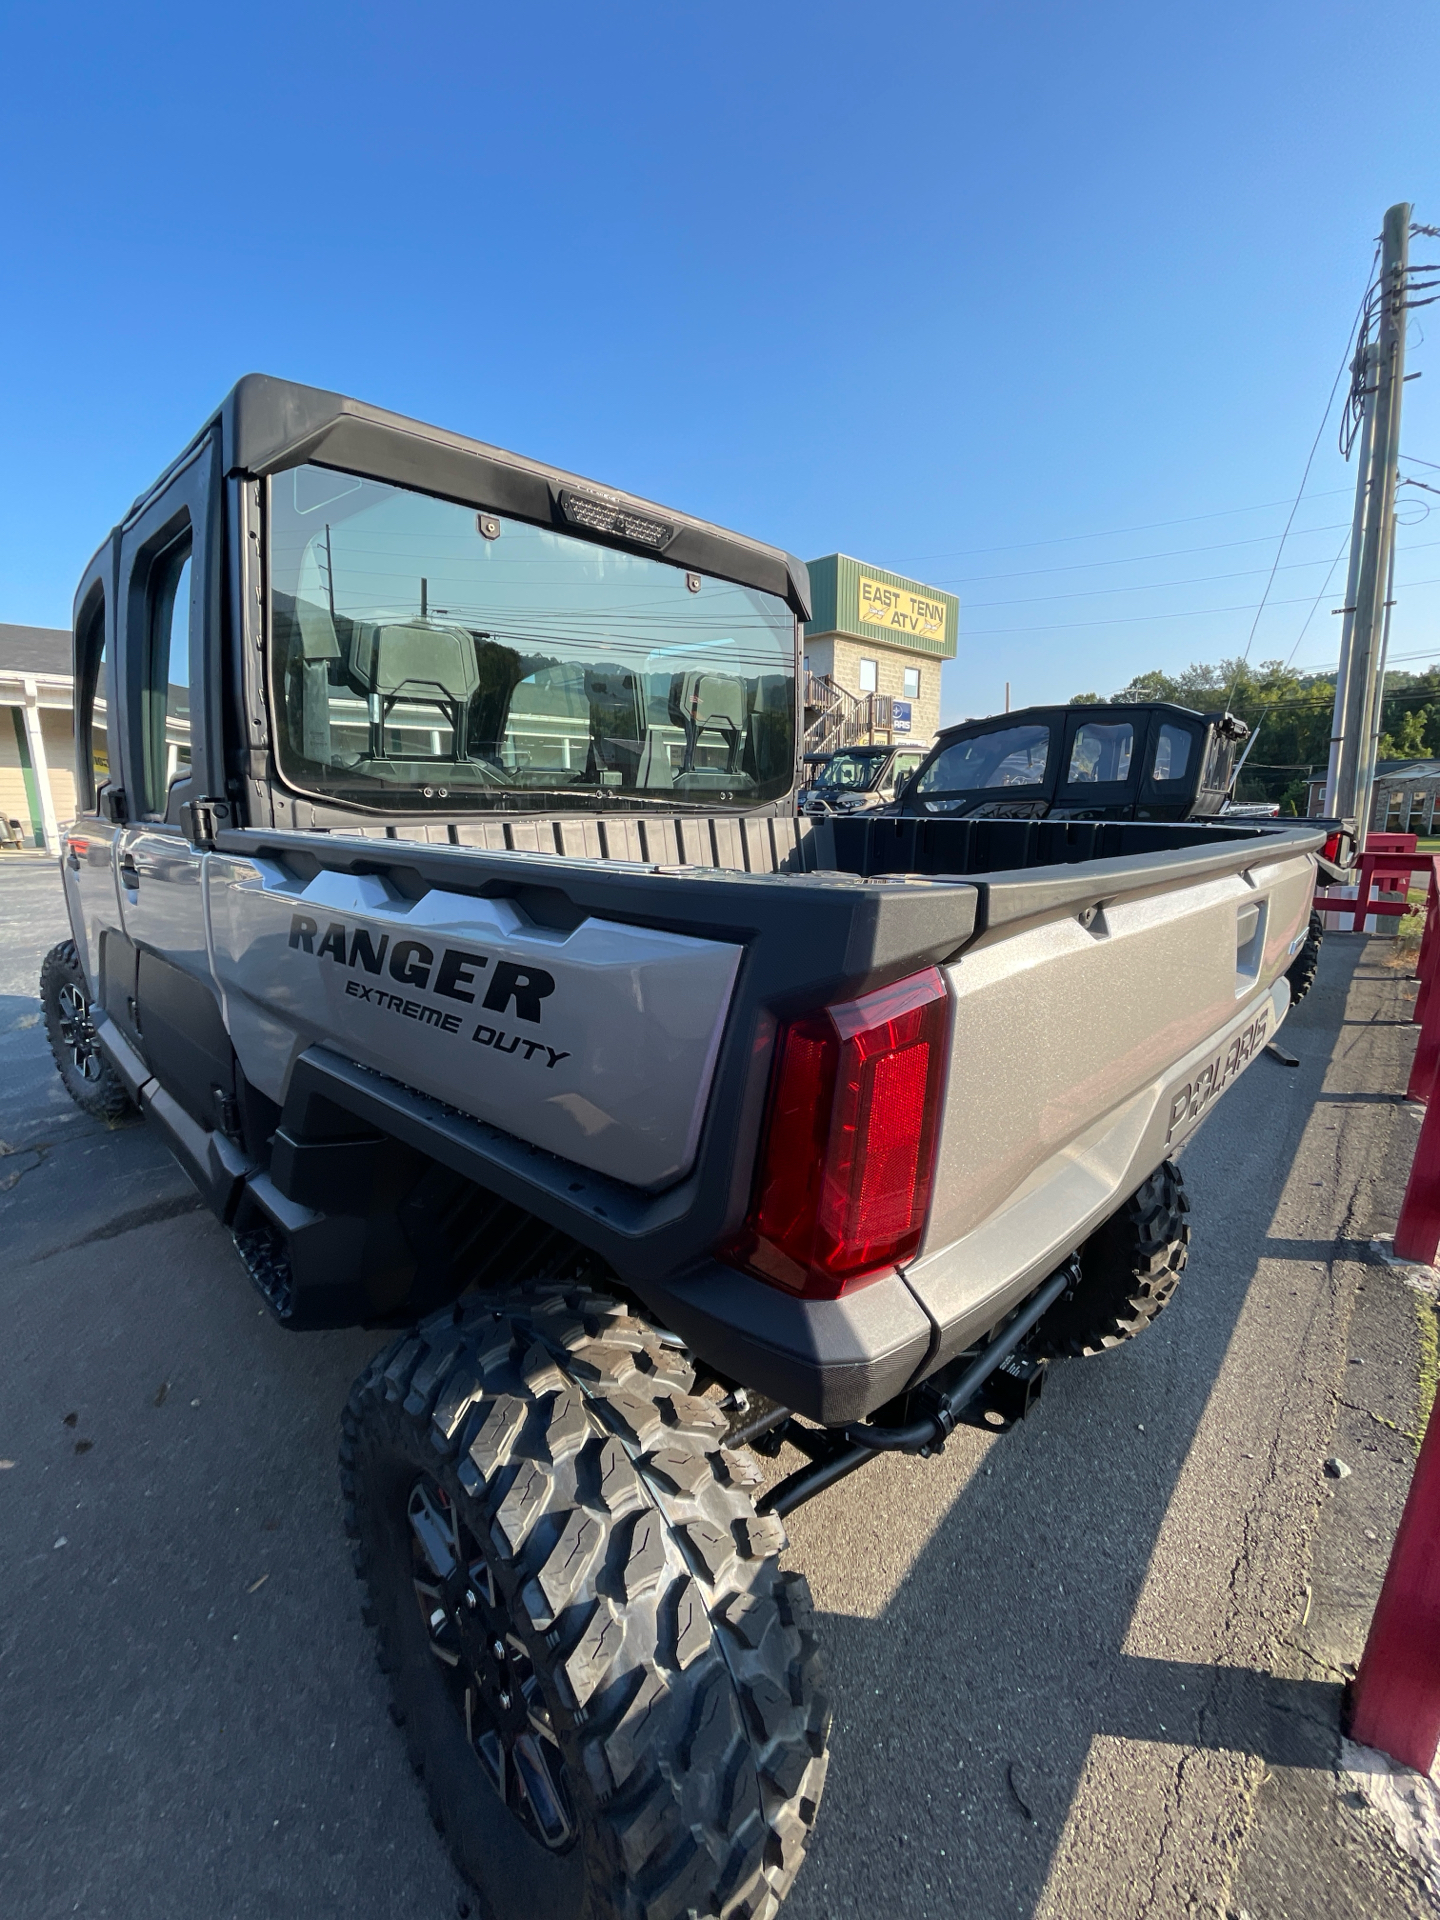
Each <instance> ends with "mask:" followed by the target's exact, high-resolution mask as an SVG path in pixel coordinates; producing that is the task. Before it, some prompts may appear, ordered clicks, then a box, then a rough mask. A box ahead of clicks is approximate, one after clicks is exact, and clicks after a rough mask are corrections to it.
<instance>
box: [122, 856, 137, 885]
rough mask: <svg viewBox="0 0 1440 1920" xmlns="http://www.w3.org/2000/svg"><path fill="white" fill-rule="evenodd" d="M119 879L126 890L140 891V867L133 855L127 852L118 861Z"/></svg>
mask: <svg viewBox="0 0 1440 1920" xmlns="http://www.w3.org/2000/svg"><path fill="white" fill-rule="evenodd" d="M120 879H121V882H122V884H123V885H124V887H125V888H126V890H127V891H128V892H130V893H138V892H139V891H140V869H139V868H138V867H137V866H136V864H135V861H134V858H133V856H132V855H130V854H128V853H127V854H126V855H125V858H124V859H123V860H122V861H121V862H120Z"/></svg>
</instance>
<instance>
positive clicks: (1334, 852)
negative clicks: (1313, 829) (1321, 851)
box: [1324, 832, 1340, 867]
mask: <svg viewBox="0 0 1440 1920" xmlns="http://www.w3.org/2000/svg"><path fill="white" fill-rule="evenodd" d="M1324 857H1325V858H1326V859H1327V860H1328V861H1329V862H1330V864H1331V866H1332V867H1338V866H1339V864H1340V835H1339V833H1338V832H1336V833H1332V834H1331V836H1330V838H1329V839H1328V840H1327V841H1326V842H1325V855H1324Z"/></svg>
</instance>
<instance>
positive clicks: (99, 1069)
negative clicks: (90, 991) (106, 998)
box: [55, 980, 105, 1086]
mask: <svg viewBox="0 0 1440 1920" xmlns="http://www.w3.org/2000/svg"><path fill="white" fill-rule="evenodd" d="M55 1004H56V1009H57V1019H56V1023H55V1024H56V1028H57V1031H58V1032H59V1035H60V1044H61V1046H62V1047H63V1048H64V1049H65V1051H66V1052H67V1053H68V1054H69V1055H70V1063H71V1065H72V1066H73V1067H74V1069H75V1071H76V1073H78V1074H79V1076H80V1078H81V1079H82V1080H86V1081H88V1082H89V1083H90V1085H91V1086H95V1085H97V1084H98V1082H99V1079H100V1075H101V1074H102V1073H103V1072H104V1070H105V1063H104V1061H103V1060H101V1058H100V1048H99V1045H98V1043H97V1041H96V1039H95V1028H94V1027H93V1025H92V1024H91V1021H90V1003H89V1002H88V1001H87V1000H86V998H85V995H84V994H83V992H82V991H81V990H80V988H79V987H78V986H77V985H76V984H75V983H74V982H73V981H71V980H67V981H66V982H65V985H64V986H63V987H61V989H60V991H59V993H58V994H57V995H56V996H55Z"/></svg>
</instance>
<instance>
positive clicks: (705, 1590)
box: [42, 376, 1325, 1920]
mask: <svg viewBox="0 0 1440 1920" xmlns="http://www.w3.org/2000/svg"><path fill="white" fill-rule="evenodd" d="M807 594H808V583H807V579H806V575H805V570H804V568H803V566H802V565H800V564H799V563H798V562H796V561H795V560H793V559H791V558H790V557H789V556H787V555H786V554H784V553H782V552H780V551H778V550H776V549H775V548H772V547H768V546H765V545H762V544H761V543H759V542H756V541H752V540H748V539H743V538H741V537H739V536H737V535H734V534H731V533H728V532H725V531H723V530H722V529H719V528H717V527H713V526H710V525H707V524H705V523H703V522H700V521H697V520H695V519H692V518H690V517H689V516H687V515H685V514H681V513H678V512H675V511H672V510H671V509H669V508H663V507H659V506H656V505H654V504H652V503H650V502H648V501H645V500H641V499H637V498H635V497H634V496H632V495H629V494H626V493H622V492H617V491H615V490H613V489H610V488H606V487H600V486H596V485H594V484H593V483H591V482H589V481H585V480H582V479H579V478H577V477H575V476H573V475H570V474H567V473H562V472H558V471H555V470H553V469H551V468H548V467H544V466H542V465H540V464H538V463H536V462H533V461H529V460H525V459H521V458H519V457H517V456H514V455H511V454H507V453H503V452H500V451H498V450H496V449H495V448H492V447H489V446H485V445H482V444H479V443H477V442H473V441H470V440H466V439H463V438H461V437H459V436H457V435H454V434H450V433H445V432H442V431H439V430H437V429H434V428H430V427H426V426H422V425H419V424H417V423H415V422H413V421H409V420H405V419H401V418H399V417H397V416H395V415H391V414H387V413H384V412H381V411H379V410H377V409H375V408H372V407H368V406H363V405H361V404H359V403H357V402H355V401H352V400H349V399H345V398H343V397H341V396H339V395H337V394H332V393H327V392H320V391H317V390H314V389H310V388H305V387H298V386H293V385H290V384H287V383H284V382H281V381H277V380H272V379H267V378H263V377H260V376H251V377H249V378H247V379H245V380H243V381H241V382H240V383H239V385H238V386H237V387H236V388H235V389H234V390H233V391H232V393H231V394H230V395H229V396H228V398H227V399H226V400H225V402H224V403H223V405H222V406H221V408H220V409H219V411H218V412H217V413H216V414H215V416H214V417H213V418H212V419H211V420H209V421H207V422H206V424H205V426H204V427H203V428H202V429H201V431H200V433H199V434H198V435H197V436H196V438H195V439H194V440H193V441H192V442H191V444H190V445H189V446H188V447H187V448H186V449H185V450H184V452H183V453H182V454H181V455H180V457H179V458H178V459H177V460H176V461H175V462H174V463H173V464H172V465H171V466H170V467H169V468H168V469H167V470H166V471H165V473H164V474H162V475H161V477H160V478H159V480H157V481H156V483H155V485H154V486H153V487H152V488H151V489H150V490H149V491H148V492H147V493H146V494H145V495H144V496H142V498H141V499H139V500H138V501H136V503H135V505H134V506H133V507H132V508H131V509H130V511H129V513H128V514H127V515H126V516H125V518H124V519H123V520H122V522H121V523H120V525H119V526H118V527H117V528H116V529H115V530H114V532H113V533H112V534H111V535H110V536H109V537H108V538H107V540H106V541H105V542H104V544H103V545H102V546H101V548H100V550H99V552H98V553H97V554H96V555H95V558H94V559H93V560H92V561H91V563H90V565H89V566H88V568H87V569H86V571H85V574H84V576H83V578H82V580H81V582H80V586H79V590H78V593H77V596H76V602H75V680H76V689H77V696H76V698H77V705H76V742H77V779H78V782H79V792H80V795H81V807H82V811H81V816H80V818H79V820H78V821H77V823H76V825H75V827H74V828H73V829H72V831H71V832H70V834H69V837H68V841H67V845H66V849H65V852H64V856H63V859H62V863H61V865H62V875H63V881H64V886H65V893H66V899H67V903H68V906H69V913H70V921H71V926H72V929H73V936H74V937H73V939H72V940H71V941H69V942H66V943H65V944H64V945H63V946H61V947H59V948H57V949H56V950H55V951H54V952H53V953H52V954H51V955H50V956H49V957H48V959H47V961H46V964H45V969H44V975H43V979H42V995H43V1000H44V1006H45V1013H46V1022H47V1030H48V1032H49V1035H50V1040H51V1044H52V1047H53V1049H54V1051H55V1056H56V1060H57V1064H58V1066H59V1069H60V1072H61V1074H62V1076H63V1077H64V1080H65V1083H66V1085H67V1087H68V1088H69V1089H70V1091H71V1093H72V1094H73V1095H74V1097H75V1098H76V1099H77V1100H78V1101H80V1103H81V1104H82V1105H84V1106H85V1107H87V1108H88V1109H89V1110H91V1111H95V1112H99V1113H101V1114H104V1115H106V1116H109V1117H111V1118H117V1117H119V1116H121V1115H122V1114H124V1113H125V1112H126V1111H127V1110H128V1109H129V1108H130V1107H132V1106H133V1107H134V1108H137V1109H138V1110H139V1111H140V1112H141V1113H142V1114H144V1115H145V1117H146V1118H147V1119H148V1120H149V1121H150V1122H151V1123H152V1124H153V1125H155V1126H157V1127H158V1128H159V1129H160V1131H161V1132H162V1134H163V1135H164V1137H165V1139H166V1140H167V1141H168V1143H169V1145H170V1147H171V1149H172V1151H173V1152H174V1154H175V1156H176V1157H177V1159H178V1160H179V1161H180V1163H181V1165H182V1166H183V1167H184V1168H185V1169H186V1171H187V1173H188V1174H189V1176H190V1178H191V1179H192V1180H193V1181H194V1183H195V1185H196V1187H197V1188H198V1189H199V1191H200V1192H201V1193H202V1194H203V1196H204V1197H205V1199H206V1200H207V1202H208V1203H209V1205H210V1206H211V1207H212V1208H213V1209H214V1212H215V1214H216V1215H217V1217H218V1218H219V1219H220V1220H221V1221H223V1222H224V1223H225V1225H226V1226H227V1227H228V1228H229V1229H230V1231H231V1232H232V1234H233V1236H234V1243H235V1246H236V1249H237V1252H238V1254H239V1258H240V1260H241V1261H242V1262H243V1264H244V1267H245V1269H246V1270H247V1272H248V1274H249V1275H250V1278H251V1279H252V1280H253V1282H254V1284H255V1286H256V1287H257V1288H258V1289H259V1291H260V1294H261V1296H262V1297H263V1299H264V1300H265V1302H266V1304H267V1305H268V1306H269V1308H270V1310H271V1311H272V1312H273V1313H274V1314H275V1315H276V1316H277V1317H278V1319H279V1320H280V1321H281V1322H282V1323H283V1324H284V1325H286V1326H288V1327H291V1328H294V1329H296V1330H303V1329H306V1328H317V1327H337V1326H348V1325H365V1326H372V1327H376V1328H381V1329H385V1330H387V1332H386V1344H385V1346H384V1347H383V1349H382V1351H381V1352H380V1353H378V1355H377V1356H376V1358H375V1360H374V1362H373V1364H372V1365H371V1366H370V1367H368V1368H367V1369H366V1371H365V1372H364V1373H363V1374H362V1376H361V1377H360V1379H359V1380H358V1381H357V1383H356V1385H355V1388H354V1391H353V1394H352V1396H351V1399H350V1403H349V1407H348V1409H347V1411H346V1414H345V1419H344V1428H343V1433H342V1437H341V1478H342V1486H343V1490H344V1498H345V1506H346V1525H347V1528H348V1529H349V1531H350V1534H351V1536H352V1538H353V1540H354V1543H355V1554H356V1565H357V1571H358V1572H359V1574H360V1577H361V1579H362V1581H363V1583H364V1587H365V1599H364V1609H365V1615H366V1618H367V1620H368V1621H369V1622H370V1623H371V1625H372V1626H373V1627H374V1629H375V1632H376V1634H377V1637H378V1642H379V1646H380V1652H381V1658H382V1664H383V1665H384V1667H385V1669H386V1671H387V1672H388V1673H389V1675H390V1680H391V1685H392V1688H393V1691H394V1700H395V1715H396V1718H397V1720H398V1722H399V1723H400V1725H401V1726H402V1727H403V1730H404V1737H405V1739H406V1741H407V1744H408V1746H409V1750H410V1753H411V1757H412V1759H413V1760H414V1762H415V1764H416V1767H417V1770H418V1771H419V1772H420V1773H421V1776H422V1778H423V1782H424V1787H425V1791H426V1792H427V1794H428V1796H429V1799H430V1805H431V1810H432V1813H433V1815H434V1817H435V1819H436V1821H437V1822H438V1824H439V1825H440V1826H441V1827H442V1829H443V1831H444V1832H445V1834H446V1836H447V1838H448V1840H449V1843H450V1846H451V1848H452V1850H453V1852H454V1855H455V1858H456V1860H457V1862H458V1864H459V1866H460V1868H461V1870H462V1871H463V1872H464V1873H466V1874H467V1875H468V1876H469V1877H470V1879H471V1880H472V1881H473V1882H474V1883H475V1884H476V1885H477V1886H478V1887H479V1888H480V1889H481V1891H482V1893H483V1896H484V1899H485V1901H486V1902H487V1903H488V1907H489V1909H490V1910H491V1911H493V1912H494V1913H495V1914H496V1915H499V1916H502V1920H522V1917H523V1920H536V1917H537V1916H551V1915H554V1916H577V1917H578V1916H580V1915H585V1916H588V1917H589V1920H608V1917H609V1916H617V1917H618V1916H622V1915H623V1916H627V1917H628V1920H642V1917H643V1920H680V1917H681V1916H684V1915H690V1914H695V1915H708V1916H722V1915H723V1916H737V1917H738V1916H742V1915H744V1916H751V1917H753V1916H768V1915H771V1914H773V1913H774V1911H775V1910H776V1908H777V1906H778V1904H779V1902H780V1901H781V1900H782V1899H783V1897H784V1894H785V1892H786V1890H787V1888H788V1887H789V1885H790V1883H791V1880H792V1879H793V1877H794V1874H795V1872H796V1870H797V1868H798V1866H799V1864H800V1861H801V1857H802V1854H803V1850H804V1847H805V1844H806V1841H807V1838H808V1836H809V1833H810V1831H811V1829H812V1827H813V1823H814V1820H815V1817H816V1812H817V1808H818V1805H819V1801H820V1794H821V1788H822V1785H823V1781H824V1776H825V1770H826V1759H827V1756H826V1747H827V1736H828V1728H829V1717H830V1709H829V1705H828V1701H827V1695H826V1689H825V1682H824V1677H823V1671H822V1667H821V1662H820V1655H819V1651H818V1648H817V1645H816V1636H815V1627H814V1620H813V1616H812V1610H811V1607H810V1604H809V1600H808V1595H807V1591H806V1587H805V1583H804V1580H803V1578H802V1577H801V1576H800V1575H799V1574H798V1573H795V1572H792V1571H782V1570H781V1567H780V1558H779V1557H780V1554H781V1552H782V1550H783V1549H784V1547H785V1544H786V1540H785V1533H784V1527H783V1515H784V1514H785V1513H786V1512H788V1511H790V1510H791V1509H793V1508H794V1507H795V1506H796V1505H798V1504H799V1503H800V1502H801V1501H802V1500H805V1499H808V1498H810V1497H812V1496H813V1495H814V1494H816V1493H818V1492H819V1491H820V1490H821V1489H822V1488H824V1487H826V1486H829V1485H831V1484H833V1483H834V1482H835V1481H837V1480H838V1479H840V1478H841V1477H842V1476H844V1475H846V1474H849V1473H851V1472H854V1471H855V1470H857V1469H858V1468H860V1467H862V1466H863V1465H864V1464H865V1463H866V1462H867V1461H870V1460H873V1459H874V1458H875V1456H876V1455H877V1454H878V1453H881V1452H884V1451H892V1450H897V1449H898V1450H906V1451H910V1452H914V1453H921V1454H924V1453H929V1452H933V1451H935V1450H938V1449H939V1448H940V1447H941V1446H942V1445H943V1444H944V1441H945V1438H946V1435H947V1434H948V1433H949V1432H950V1431H952V1430H953V1428H954V1426H955V1425H956V1423H957V1422H970V1423H980V1424H983V1425H985V1426H986V1428H987V1430H992V1431H997V1432H999V1431H1003V1430H1004V1429H1005V1428H1006V1427H1007V1426H1008V1425H1009V1424H1011V1423H1012V1422H1013V1421H1014V1420H1015V1419H1017V1418H1019V1417H1021V1416H1023V1415H1024V1414H1025V1413H1026V1412H1027V1411H1028V1410H1029V1409H1030V1408H1031V1407H1033V1405H1034V1402H1035V1399H1036V1396H1037V1394H1038V1393H1039V1391H1040V1388H1041V1386H1042V1385H1043V1381H1044V1378H1045V1370H1046V1367H1047V1365H1048V1364H1049V1362H1050V1361H1052V1360H1054V1359H1057V1358H1060V1357H1062V1356H1066V1355H1082V1354H1093V1353H1099V1352H1102V1351H1104V1350H1105V1349H1106V1348H1108V1347H1112V1346H1114V1345H1116V1344H1117V1343H1119V1342H1121V1341H1123V1340H1125V1339H1127V1338H1129V1337H1130V1336H1132V1335H1133V1334H1135V1333H1137V1332H1139V1331H1140V1330H1141V1329H1143V1328H1144V1327H1145V1326H1146V1325H1147V1324H1148V1323H1149V1321H1150V1320H1151V1319H1152V1318H1153V1317H1154V1315H1155V1314H1156V1313H1157V1312H1158V1311H1159V1310H1160V1309H1161V1307H1163V1306H1164V1304H1165V1303H1166V1301H1167V1300H1168V1299H1169V1298H1170V1296H1171V1294H1172V1292H1173V1290H1174V1288H1175V1285H1176V1283H1177V1281H1178V1279H1179V1277H1180V1273H1181V1270H1182V1268H1183V1266H1184V1264H1185V1258H1186V1249H1187V1243H1188V1238H1189V1230H1188V1227H1187V1224H1186V1221H1185V1211H1186V1201H1185V1195H1184V1190H1183V1186H1182V1184H1181V1180H1180V1175H1179V1171H1178V1168H1177V1167H1176V1164H1175V1160H1174V1155H1175V1153H1176V1151H1177V1150H1178V1149H1179V1147H1180V1146H1181V1145H1182V1144H1183V1142H1184V1141H1185V1140H1186V1138H1187V1137H1188V1136H1189V1135H1190V1134H1191V1133H1192V1132H1193V1130H1194V1129H1195V1128H1196V1127H1197V1126H1198V1125H1199V1124H1200V1123H1201V1121H1202V1120H1203V1119H1204V1117H1205V1115H1206V1114H1207V1113H1208V1112H1209V1111H1210V1109H1211V1107H1212V1106H1213V1105H1214V1103H1215V1101H1216V1100H1217V1099H1219V1098H1220V1096H1221V1095H1222V1094H1223V1093H1224V1091H1225V1090H1226V1088H1227V1087H1229V1086H1230V1085H1231V1084H1232V1083H1233V1082H1234V1080H1235V1079H1236V1078H1237V1077H1238V1076H1239V1074H1241V1073H1242V1072H1244V1071H1245V1069H1246V1067H1247V1066H1248V1065H1249V1064H1250V1063H1251V1062H1252V1061H1253V1060H1254V1059H1255V1058H1256V1057H1257V1055H1258V1054H1259V1053H1260V1052H1261V1051H1262V1050H1263V1049H1264V1047H1265V1046H1266V1044H1267V1043H1268V1042H1269V1041H1270V1039H1271V1038H1272V1037H1273V1035H1274V1034H1275V1032H1276V1030H1277V1028H1278V1027H1279V1025H1280V1023H1281V1021H1282V1020H1283V1019H1284V1017H1285V1014H1286V1011H1287V1008H1288V1006H1289V1004H1290V997H1291V996H1290V988H1289V985H1288V984H1287V980H1286V973H1287V970H1288V969H1289V968H1290V967H1291V966H1292V964H1293V962H1294V959H1295V956H1296V953H1297V952H1298V950H1299V949H1300V947H1301V946H1302V945H1303V943H1304V941H1305V937H1306V927H1307V916H1308V914H1309V909H1310V899H1311V893H1312V890H1313V885H1314V880H1315V872H1316V859H1317V856H1318V855H1319V854H1320V853H1321V850H1322V846H1323V843H1324V840H1325V834H1324V832H1323V831H1320V830H1317V829H1316V828H1315V827H1313V826H1311V825H1308V824H1305V823H1297V824H1296V825H1294V826H1291V827H1283V828H1281V829H1280V830H1278V831H1277V830H1269V829H1262V828H1260V827H1258V826H1254V825H1248V824H1247V825H1241V826H1234V825H1227V824H1225V823H1224V822H1223V820H1220V819H1217V818H1214V817H1211V818H1208V819H1205V820H1200V821H1196V820H1185V819H1151V820H1143V819H1129V818H1120V819H1096V818H1065V817H1056V816H1055V815H1051V816H1050V817H1044V818H1035V817H993V816H986V817H975V815H974V813H973V811H970V810H967V809H963V808H957V809H954V810H946V809H944V808H942V809H940V810H938V811H936V810H933V809H931V808H929V806H928V797H929V789H928V788H925V787H924V785H923V782H924V779H925V773H924V769H922V770H921V774H920V777H919V780H918V781H917V782H912V784H911V787H910V788H909V789H907V792H910V793H914V792H915V791H917V789H918V790H919V792H920V794H921V797H922V799H923V800H926V801H927V804H926V805H925V806H923V807H922V808H921V809H919V810H916V809H914V808H912V807H910V806H909V805H908V804H907V806H906V809H905V812H904V814H903V816H902V817H885V816H876V815H859V816H855V817H844V816H833V817H829V818H818V819H811V818H805V817H801V816H800V815H798V813H797V810H796V797H797V792H798V786H799V783H798V774H799V767H798V764H797V751H798V749H797V740H798V729H797V719H798V701H797V664H798V659H799V649H798V638H799V623H800V622H801V621H802V620H803V619H804V618H805V616H806V614H807V611H808V608H807ZM1015 723H1016V724H1023V722H1022V721H1021V720H1020V719H1019V718H1018V717H1017V718H1016V720H1015ZM942 750H943V749H942ZM946 792H947V793H948V792H949V789H946ZM787 1445H788V1446H789V1447H790V1448H792V1449H794V1458H795V1459H796V1460H798V1462H799V1464H798V1465H796V1466H794V1468H793V1470H792V1471H790V1472H788V1473H787V1474H785V1475H784V1477H783V1478H779V1479H778V1480H774V1479H773V1476H772V1482H773V1483H771V1484H768V1485H767V1484H766V1481H767V1476H766V1472H765V1469H764V1467H763V1465H762V1461H763V1459H764V1457H765V1456H767V1455H768V1456H770V1457H772V1458H773V1457H775V1456H777V1455H778V1452H779V1450H780V1448H781V1447H782V1446H787Z"/></svg>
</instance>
